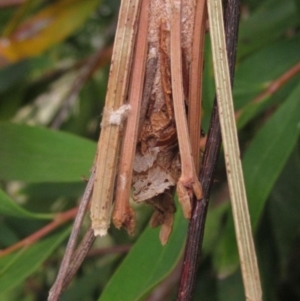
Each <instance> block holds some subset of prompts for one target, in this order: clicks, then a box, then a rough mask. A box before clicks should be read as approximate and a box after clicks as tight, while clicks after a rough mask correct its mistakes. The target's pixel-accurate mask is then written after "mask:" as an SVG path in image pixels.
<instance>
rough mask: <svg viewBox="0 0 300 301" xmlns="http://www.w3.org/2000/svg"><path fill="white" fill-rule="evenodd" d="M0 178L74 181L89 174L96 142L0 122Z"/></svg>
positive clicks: (35, 180) (28, 180) (34, 180)
mask: <svg viewBox="0 0 300 301" xmlns="http://www.w3.org/2000/svg"><path fill="white" fill-rule="evenodd" d="M0 141H1V144H0V178H1V179H3V180H21V181H26V182H75V181H79V180H80V179H81V177H82V176H83V175H85V176H88V175H89V169H90V168H91V166H92V164H93V163H92V162H93V158H94V154H95V150H96V145H95V143H93V142H91V141H89V140H86V139H83V138H80V137H76V136H74V135H71V134H67V133H62V132H56V131H52V130H48V129H44V128H39V127H30V126H26V125H17V124H10V123H0Z"/></svg>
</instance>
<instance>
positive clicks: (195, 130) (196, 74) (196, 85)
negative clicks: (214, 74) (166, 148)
mask: <svg viewBox="0 0 300 301" xmlns="http://www.w3.org/2000/svg"><path fill="white" fill-rule="evenodd" d="M206 18H207V11H206V1H205V0H199V1H197V3H196V11H195V22H194V31H193V45H192V60H191V67H190V79H189V104H188V107H189V111H188V126H189V133H190V139H191V148H192V154H193V158H194V163H195V168H196V173H197V174H198V173H199V170H200V141H199V140H200V135H199V131H200V128H201V103H202V74H203V72H202V70H203V63H204V58H203V56H204V38H205V30H206Z"/></svg>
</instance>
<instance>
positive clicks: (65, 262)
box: [48, 168, 95, 301]
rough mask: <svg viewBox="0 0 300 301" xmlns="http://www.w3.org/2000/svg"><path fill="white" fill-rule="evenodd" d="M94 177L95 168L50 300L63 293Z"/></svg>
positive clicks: (80, 206)
mask: <svg viewBox="0 0 300 301" xmlns="http://www.w3.org/2000/svg"><path fill="white" fill-rule="evenodd" d="M94 178H95V168H93V170H92V173H91V176H90V179H89V181H88V184H87V186H86V189H85V191H84V194H83V196H82V199H81V202H80V205H79V208H78V214H77V216H76V218H75V221H74V225H73V228H72V232H71V235H70V238H69V242H68V245H67V248H66V252H65V254H64V257H63V260H62V262H61V265H60V269H59V272H58V275H57V278H56V281H55V283H54V284H53V286H52V288H51V289H50V292H49V297H48V301H56V300H58V298H59V296H60V294H61V291H62V288H63V283H64V279H65V275H66V273H67V271H68V269H69V265H70V262H71V258H72V256H73V253H74V250H75V246H76V243H77V238H78V234H79V231H80V227H81V224H82V221H83V217H84V214H85V211H86V209H87V206H88V203H89V200H90V197H91V194H92V190H93V186H94Z"/></svg>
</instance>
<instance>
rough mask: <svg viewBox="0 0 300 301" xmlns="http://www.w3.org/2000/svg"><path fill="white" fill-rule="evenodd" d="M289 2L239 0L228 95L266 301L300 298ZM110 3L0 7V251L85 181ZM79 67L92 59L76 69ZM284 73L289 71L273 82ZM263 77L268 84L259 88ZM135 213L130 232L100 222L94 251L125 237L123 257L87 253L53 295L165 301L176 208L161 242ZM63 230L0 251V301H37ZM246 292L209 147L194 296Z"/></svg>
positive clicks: (56, 259) (299, 44)
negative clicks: (102, 230)
mask: <svg viewBox="0 0 300 301" xmlns="http://www.w3.org/2000/svg"><path fill="white" fill-rule="evenodd" d="M2 2H5V1H2ZM7 2H9V0H8V1H7ZM299 3H300V1H299V0H277V1H275V0H263V1H258V0H244V1H242V13H241V27H240V34H239V44H238V59H237V68H236V76H235V84H234V90H233V95H234V101H235V108H236V110H240V111H239V112H240V115H239V118H238V120H237V124H238V129H239V138H240V146H241V150H242V160H243V167H244V173H245V181H246V188H247V194H248V199H249V200H248V201H249V209H250V213H251V220H252V223H253V230H254V233H255V242H256V249H257V254H258V261H259V267H260V273H261V280H262V284H263V291H264V300H265V301H276V300H277V301H283V300H284V301H295V300H300V289H299V280H300V264H299V259H298V258H299V246H300V243H299V242H300V219H299V210H300V202H299V195H300V191H299V189H300V185H299V180H300V148H299V136H298V135H299V125H300V113H299V112H300V102H299V98H300V84H299V83H300V81H299V80H300V75H299V69H300V68H298V69H295V70H296V71H295V72H292V71H291V70H293V68H296V66H297V65H299V63H300V52H299V49H300V33H299V28H300V18H299V11H300V9H299V7H300V4H299ZM118 8H119V1H118V0H114V1H112V0H103V1H100V0H98V1H96V0H89V1H78V0H57V1H42V0H38V1H36V0H35V1H30V0H29V1H26V2H24V3H23V4H22V5H19V6H11V7H9V6H8V7H6V8H1V9H0V29H1V32H2V38H1V40H0V65H1V69H0V97H1V101H0V181H1V182H0V183H1V191H0V213H1V218H0V224H1V227H0V246H1V248H2V249H4V248H6V247H8V246H10V245H13V244H15V243H17V242H18V241H20V240H22V239H23V238H26V237H27V236H29V235H30V234H32V233H35V232H36V231H38V230H39V229H41V228H42V227H43V226H45V225H47V223H48V222H49V220H51V219H52V217H53V214H54V213H55V212H62V211H66V210H68V209H70V208H73V207H75V206H76V204H77V202H78V199H79V198H80V196H81V194H82V192H83V190H84V182H83V181H82V177H88V176H89V170H90V168H91V166H92V164H93V156H94V152H95V149H96V140H97V139H98V136H99V122H100V119H101V111H102V108H103V102H104V99H105V91H106V84H107V78H108V68H109V60H110V58H109V51H107V50H109V48H110V46H111V44H112V41H113V36H114V30H115V28H116V20H117V13H118ZM58 12H59V13H58ZM45 20H48V21H47V22H48V23H47V22H46V21H45ZM50 21H51V22H50ZM20 37H21V38H20ZM20 40H21V41H22V43H20ZM16 49H17V50H16ZM95 54H96V55H95ZM205 55H206V59H205V70H204V73H205V79H204V92H203V93H204V97H203V98H204V104H203V107H204V116H203V117H204V123H203V128H204V129H205V131H207V128H208V122H209V118H210V111H211V108H212V103H213V98H214V84H213V74H212V65H211V53H210V45H209V38H208V39H207V43H206V49H205ZM91 64H92V65H93V64H94V65H93V66H94V67H95V68H94V70H93V72H92V73H91V75H89V74H88V75H87V74H86V73H85V68H88V67H89V66H90V65H91ZM289 70H290V71H291V75H290V77H289V78H288V80H286V81H284V80H281V81H280V80H279V81H277V79H282V76H283V74H285V73H286V72H287V71H289ZM274 82H275V83H279V86H275V87H273V86H271V87H273V90H268V93H265V94H262V93H263V92H265V91H266V89H268V87H270V85H272V84H273V83H274ZM258 96H260V98H258ZM255 100H256V101H255ZM257 100H259V101H257ZM136 210H137V216H138V227H137V230H136V234H135V236H134V237H128V236H127V234H125V232H124V231H118V230H116V229H114V228H112V229H111V230H110V232H109V235H108V236H107V237H105V238H102V239H97V240H96V243H95V246H94V248H95V249H96V250H98V249H102V248H106V247H110V248H112V249H114V248H115V247H116V246H118V245H128V244H130V245H131V246H132V247H131V251H130V252H129V254H128V255H126V256H125V255H124V254H119V253H113V254H106V255H105V254H104V255H98V256H92V257H89V258H88V259H87V260H86V261H85V262H84V264H83V265H82V267H81V268H80V270H79V272H78V275H77V277H76V279H75V280H74V281H73V283H72V284H71V286H70V287H69V288H68V290H67V291H66V292H65V294H64V295H63V296H62V298H61V300H64V301H69V300H72V301H76V300H81V301H89V300H100V301H111V300H114V301H115V300H116V301H118V300H123V301H125V300H126V301H133V300H147V296H148V295H149V294H151V292H152V291H153V290H154V289H155V288H156V287H158V286H160V285H161V288H162V289H165V292H167V295H163V296H162V297H161V299H155V300H166V301H167V300H170V301H171V300H176V290H177V286H176V285H175V283H176V280H175V282H170V279H171V278H170V277H171V276H172V275H173V276H174V275H176V273H177V275H178V271H177V272H173V270H174V269H175V268H176V265H177V264H178V262H179V261H180V257H181V254H182V250H183V247H184V238H185V233H186V227H187V221H185V220H184V219H183V217H182V215H181V212H180V208H178V211H177V213H176V222H175V226H174V231H173V234H172V236H171V239H170V242H169V243H168V244H167V246H165V247H162V246H160V244H159V242H158V234H157V230H153V229H149V227H148V226H147V221H148V218H149V214H150V209H149V208H148V207H146V206H137V208H136ZM87 223H88V221H86V222H85V223H84V227H86V225H87ZM70 225H71V223H68V224H67V225H64V226H61V227H60V228H58V229H57V230H56V231H54V233H50V234H49V235H48V236H46V237H45V238H43V239H41V240H40V241H38V242H36V243H34V244H32V245H30V246H28V247H27V248H23V249H21V250H18V251H16V252H14V253H12V254H9V255H7V256H4V257H2V258H0V288H1V289H0V301H4V300H5V301H7V300H10V301H19V300H25V301H33V300H34V301H39V300H46V298H47V295H48V290H49V289H50V287H51V285H52V284H53V281H54V279H55V276H56V273H57V270H58V267H59V263H60V261H61V258H62V254H63V252H64V248H65V245H66V239H67V236H68V234H69V232H70ZM175 271H176V269H175ZM174 273H175V274H174ZM170 275H171V276H170ZM168 276H170V277H169V278H168ZM165 278H168V281H169V282H168V281H165V282H163V280H164V279H165ZM175 278H176V277H175ZM161 283H162V284H161ZM170 283H171V284H170ZM244 299H245V297H244V292H243V286H242V280H241V275H240V271H239V261H238V254H237V250H236V242H235V234H234V227H233V222H232V216H231V208H230V202H229V195H228V192H227V189H226V174H225V168H224V164H223V159H222V154H221V157H220V162H219V167H218V170H217V174H216V184H215V186H214V189H213V192H212V198H211V204H210V209H209V212H208V217H207V223H206V228H205V239H204V248H203V254H202V258H201V262H200V267H199V272H198V276H197V287H196V290H195V297H194V300H209V301H223V300H231V301H235V300H237V301H240V300H244ZM151 300H154V299H151Z"/></svg>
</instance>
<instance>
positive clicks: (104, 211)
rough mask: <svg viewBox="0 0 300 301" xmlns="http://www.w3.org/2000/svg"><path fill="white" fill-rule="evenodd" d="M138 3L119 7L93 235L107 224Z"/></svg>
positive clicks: (126, 108) (132, 1)
mask: <svg viewBox="0 0 300 301" xmlns="http://www.w3.org/2000/svg"><path fill="white" fill-rule="evenodd" d="M140 3H141V0H127V1H122V2H121V7H120V13H119V21H118V28H117V32H116V37H115V44H114V50H113V57H112V63H111V69H110V75H109V82H108V88H107V94H106V100H105V107H104V112H103V118H102V124H101V125H102V130H101V133H100V138H99V141H98V149H97V158H96V165H95V166H96V175H95V183H94V190H93V196H92V200H91V220H92V228H93V229H94V233H95V235H101V236H102V235H105V234H106V233H107V229H108V228H109V225H110V220H111V207H112V199H113V194H114V187H115V177H116V169H117V160H118V156H119V151H120V138H121V135H120V134H121V129H122V126H123V122H124V118H126V116H127V113H128V111H129V109H130V107H129V106H126V105H125V99H126V96H127V89H128V81H129V75H130V74H129V71H130V66H131V59H132V53H133V46H134V41H135V35H136V29H137V19H138V16H139V10H140Z"/></svg>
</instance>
